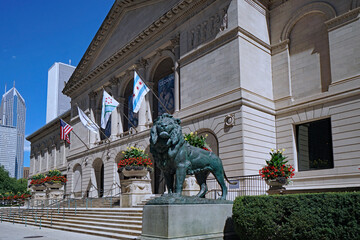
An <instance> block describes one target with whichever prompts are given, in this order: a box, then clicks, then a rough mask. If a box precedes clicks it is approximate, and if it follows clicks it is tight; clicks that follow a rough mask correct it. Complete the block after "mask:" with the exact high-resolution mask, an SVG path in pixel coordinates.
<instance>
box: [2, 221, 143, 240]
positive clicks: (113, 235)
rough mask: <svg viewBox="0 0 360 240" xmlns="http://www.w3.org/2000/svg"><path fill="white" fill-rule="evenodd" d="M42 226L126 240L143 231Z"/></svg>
mask: <svg viewBox="0 0 360 240" xmlns="http://www.w3.org/2000/svg"><path fill="white" fill-rule="evenodd" d="M3 221H6V220H3ZM7 222H13V221H12V219H11V221H7ZM15 223H17V224H24V222H21V221H15ZM27 225H33V226H38V227H40V223H39V222H38V223H37V224H35V222H29V223H27ZM41 227H46V228H52V229H57V230H62V231H70V232H77V233H84V234H90V235H94V236H100V237H108V238H116V239H124V240H133V239H138V236H140V234H141V231H140V232H139V231H127V232H126V233H115V232H106V231H105V232H104V231H103V229H100V230H99V231H97V230H93V229H86V228H78V227H77V226H71V227H66V226H61V225H56V224H53V225H52V226H51V224H43V223H41Z"/></svg>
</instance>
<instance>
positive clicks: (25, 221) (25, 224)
mask: <svg viewBox="0 0 360 240" xmlns="http://www.w3.org/2000/svg"><path fill="white" fill-rule="evenodd" d="M26 226H27V216H25V227H26Z"/></svg>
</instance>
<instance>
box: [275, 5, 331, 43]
mask: <svg viewBox="0 0 360 240" xmlns="http://www.w3.org/2000/svg"><path fill="white" fill-rule="evenodd" d="M311 13H322V14H324V15H325V18H326V20H329V19H332V18H335V17H336V11H335V9H334V8H333V7H332V6H331V5H330V4H328V3H325V2H314V3H310V4H307V5H305V6H304V7H302V8H300V9H299V10H297V11H295V12H294V13H292V14H291V16H292V17H291V18H290V19H289V21H287V24H286V25H285V26H284V28H283V30H282V32H281V37H280V41H284V40H286V39H289V36H290V33H291V30H292V29H293V27H294V26H295V24H296V23H297V22H298V21H299V20H300V19H302V18H303V17H305V16H306V15H309V14H311Z"/></svg>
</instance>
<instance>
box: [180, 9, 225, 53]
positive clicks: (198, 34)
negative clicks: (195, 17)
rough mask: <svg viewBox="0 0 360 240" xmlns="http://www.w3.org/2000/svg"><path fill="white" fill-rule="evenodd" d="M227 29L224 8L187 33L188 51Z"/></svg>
mask: <svg viewBox="0 0 360 240" xmlns="http://www.w3.org/2000/svg"><path fill="white" fill-rule="evenodd" d="M227 27H228V15H227V11H226V8H224V9H222V10H221V11H220V12H218V13H216V14H215V15H213V16H211V17H210V18H208V19H206V20H205V21H203V22H202V23H200V24H198V25H196V26H195V27H194V28H192V29H191V30H190V31H188V32H187V48H188V51H190V50H192V49H194V48H196V47H197V46H199V45H200V44H202V43H204V42H207V41H209V40H211V39H214V38H215V37H216V35H217V34H218V33H219V32H220V31H224V30H225V29H227Z"/></svg>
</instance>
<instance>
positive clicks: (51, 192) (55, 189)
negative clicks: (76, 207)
mask: <svg viewBox="0 0 360 240" xmlns="http://www.w3.org/2000/svg"><path fill="white" fill-rule="evenodd" d="M45 186H46V187H47V188H48V189H47V191H48V198H49V200H50V201H53V200H61V199H63V198H64V190H63V186H64V184H63V183H45Z"/></svg>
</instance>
